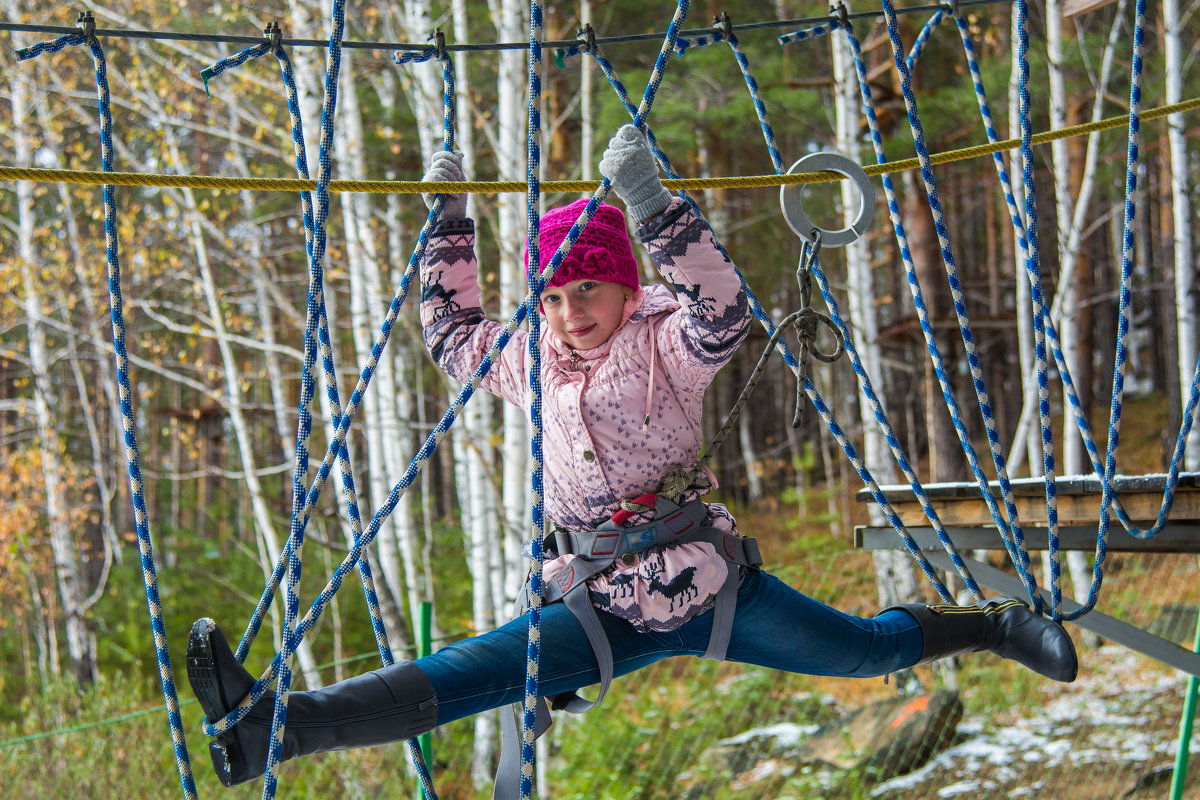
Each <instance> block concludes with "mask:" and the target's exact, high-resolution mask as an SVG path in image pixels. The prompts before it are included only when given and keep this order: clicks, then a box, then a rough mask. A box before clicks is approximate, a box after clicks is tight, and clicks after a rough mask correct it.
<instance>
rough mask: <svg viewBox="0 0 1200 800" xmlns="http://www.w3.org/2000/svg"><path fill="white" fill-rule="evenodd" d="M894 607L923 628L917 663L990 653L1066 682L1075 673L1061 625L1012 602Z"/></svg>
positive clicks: (1074, 661) (1071, 649) (1071, 647)
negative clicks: (911, 617) (919, 657)
mask: <svg viewBox="0 0 1200 800" xmlns="http://www.w3.org/2000/svg"><path fill="white" fill-rule="evenodd" d="M893 608H899V609H902V610H904V611H907V612H908V613H909V614H911V615H912V616H913V617H914V618H915V619H916V620H917V623H918V624H919V625H920V626H921V634H922V635H923V636H924V637H925V645H924V647H923V648H922V652H921V660H920V661H918V662H917V663H919V664H925V663H928V662H930V661H936V660H937V659H939V658H949V657H950V656H956V655H959V654H960V653H977V652H980V651H983V650H990V651H992V652H993V653H995V654H997V655H998V656H1000V657H1002V658H1009V659H1012V660H1013V661H1016V662H1017V663H1019V664H1022V665H1024V666H1026V667H1029V668H1030V669H1031V670H1033V671H1034V672H1037V673H1039V674H1041V675H1045V676H1046V677H1047V678H1050V679H1052V680H1056V681H1062V682H1064V683H1070V682H1071V681H1073V680H1075V676H1076V674H1077V673H1078V671H1079V660H1078V658H1077V657H1076V655H1075V644H1074V643H1073V642H1072V641H1071V637H1070V636H1069V635H1068V634H1067V632H1066V631H1065V630H1063V627H1062V625H1060V624H1059V623H1057V622H1053V621H1052V620H1049V619H1047V618H1045V617H1042V616H1039V615H1038V614H1035V613H1033V611H1031V610H1030V609H1029V607H1028V606H1027V605H1025V604H1024V603H1022V602H1021V601H1020V600H1017V599H1014V598H1012V597H998V598H995V599H993V600H987V601H985V602H983V603H980V604H979V605H978V606H949V605H938V606H926V605H903V606H893ZM889 610H890V609H889Z"/></svg>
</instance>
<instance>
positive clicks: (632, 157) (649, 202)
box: [600, 125, 671, 223]
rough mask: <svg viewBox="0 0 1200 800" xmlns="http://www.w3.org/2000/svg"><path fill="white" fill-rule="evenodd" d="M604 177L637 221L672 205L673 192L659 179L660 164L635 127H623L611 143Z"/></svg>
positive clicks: (602, 170)
mask: <svg viewBox="0 0 1200 800" xmlns="http://www.w3.org/2000/svg"><path fill="white" fill-rule="evenodd" d="M600 174H601V175H603V176H604V177H606V178H608V179H609V180H610V181H611V182H612V187H613V191H615V192H616V193H617V196H618V197H620V198H621V199H622V200H624V201H625V206H626V207H627V208H628V209H629V215H630V216H631V217H633V219H634V222H637V223H641V222H645V221H646V220H648V219H650V218H651V217H654V216H656V215H657V214H659V213H661V212H662V210H663V209H665V208H666V207H667V206H668V205H669V204H670V202H671V193H670V192H668V191H667V190H666V189H665V188H663V185H662V181H661V180H660V179H659V177H658V162H656V161H655V160H654V153H653V152H651V150H650V144H649V143H648V142H647V141H646V134H644V133H642V132H641V131H640V130H638V129H637V127H636V126H634V125H622V126H621V128H620V130H618V131H617V135H616V136H614V137H613V138H611V139H609V140H608V149H607V150H605V151H604V156H603V157H602V158H601V159H600Z"/></svg>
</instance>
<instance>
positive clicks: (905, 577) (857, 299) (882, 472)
mask: <svg viewBox="0 0 1200 800" xmlns="http://www.w3.org/2000/svg"><path fill="white" fill-rule="evenodd" d="M830 41H831V43H832V46H833V76H834V85H835V90H834V127H835V133H836V138H837V149H838V151H839V152H841V153H843V154H845V155H848V156H849V157H850V158H851V159H853V160H854V161H856V162H858V161H861V159H860V155H861V147H860V145H859V137H858V114H857V113H856V112H857V110H858V109H859V108H860V106H861V100H860V98H859V88H858V77H857V75H856V72H855V67H854V57H853V53H852V52H851V51H850V46H849V43H847V41H846V39H845V37H842V36H833V37H831V38H830ZM839 183H840V188H841V206H842V209H843V213H845V212H846V211H847V210H849V209H853V208H858V206H859V203H860V202H865V200H866V198H860V197H859V196H858V193H859V190H858V188H857V187H856V186H855V185H854V184H853V182H852V181H840V182H839ZM843 250H844V252H845V254H846V271H847V276H846V283H847V294H848V296H847V301H848V303H849V306H850V318H851V319H853V320H854V329H855V333H856V338H855V346H856V347H857V348H858V350H859V352H860V354H861V355H862V359H863V366H864V367H865V368H866V370H867V374H868V375H869V376H870V379H871V382H872V384H873V385H874V386H876V387H881V386H883V373H882V364H883V351H882V349H881V348H880V346H879V320H878V318H877V317H876V312H875V286H874V278H873V276H872V274H871V256H870V252H869V250H868V247H867V242H866V240H865V239H862V238H859V239H857V240H855V241H853V242H851V243H850V244H848V245H846V246H845V248H843ZM858 411H859V419H860V422H861V425H862V431H863V461H864V463H865V464H866V466H867V469H869V470H870V471H871V474H872V475H873V476H874V477H875V480H876V481H877V482H878V483H880V484H886V483H894V482H895V481H896V479H897V476H896V470H895V468H894V467H893V466H892V461H891V458H890V454H889V452H888V448H887V446H886V444H885V440H884V437H883V431H881V430H880V428H879V424H878V423H877V422H876V420H875V413H874V411H872V410H871V408H869V407H868V405H867V403H866V402H864V401H862V400H861V399H860V401H859V403H858ZM869 514H870V518H871V524H872V525H883V524H885V521H884V518H883V511H882V509H880V508H879V506H878V505H877V504H875V503H871V504H869ZM871 555H872V562H873V564H874V566H875V585H876V587H877V589H878V591H879V602H880V604H881V607H882V608H887V607H889V606H893V605H898V604H900V603H908V602H913V601H915V600H916V599H918V598H919V596H920V592H919V591H918V588H917V582H916V578H915V576H914V574H913V567H912V562H911V560H910V558H909V556H908V554H906V553H904V552H901V551H899V550H877V551H875V552H873V553H872V554H871Z"/></svg>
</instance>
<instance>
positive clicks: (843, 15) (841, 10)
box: [829, 0, 850, 28]
mask: <svg viewBox="0 0 1200 800" xmlns="http://www.w3.org/2000/svg"><path fill="white" fill-rule="evenodd" d="M829 16H831V17H835V18H836V19H837V22H838V24H839V25H841V26H842V27H843V28H848V27H850V9H849V8H847V7H846V4H845V2H843V0H833V2H831V3H830V4H829Z"/></svg>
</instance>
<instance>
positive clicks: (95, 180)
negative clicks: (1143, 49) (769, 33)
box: [0, 97, 1200, 194]
mask: <svg viewBox="0 0 1200 800" xmlns="http://www.w3.org/2000/svg"><path fill="white" fill-rule="evenodd" d="M1196 108H1200V97H1193V98H1192V99H1190V100H1184V101H1183V102H1181V103H1174V104H1172V105H1169V106H1159V107H1158V108H1153V109H1150V110H1149V111H1146V112H1145V113H1143V114H1142V119H1143V120H1152V119H1161V118H1162V117H1166V116H1170V115H1171V114H1179V113H1182V112H1185V111H1193V110H1195V109H1196ZM1128 124H1129V115H1127V114H1126V115H1120V116H1115V117H1108V118H1106V119H1102V120H1097V121H1096V122H1087V123H1084V124H1082V125H1072V126H1070V127H1068V128H1060V129H1058V130H1052V131H1043V132H1042V133H1038V134H1036V135H1034V137H1033V142H1034V144H1046V143H1047V142H1052V141H1056V140H1058V139H1066V138H1070V137H1072V136H1082V135H1085V134H1088V133H1094V132H1096V131H1104V130H1112V129H1114V128H1121V127H1124V126H1125V125H1128ZM1020 146H1021V140H1020V138H1015V139H1005V140H1004V141H1000V142H996V143H994V144H993V143H989V144H981V145H976V146H974V147H964V148H961V149H958V150H947V151H946V152H943V153H935V154H933V155H932V156H931V160H932V162H933V163H934V164H949V163H951V162H954V161H966V160H967V159H971V158H979V157H981V156H986V155H992V154H994V153H998V152H1001V151H1004V150H1013V149H1015V148H1017V147H1020ZM920 166H921V165H920V162H919V161H918V159H916V158H906V159H903V160H901V161H891V162H888V163H886V164H872V165H870V166H866V167H863V171H864V172H866V173H867V174H868V175H872V176H873V175H892V174H895V173H898V172H905V171H908V170H913V169H918V168H919V167H920ZM842 178H843V176H841V175H839V174H837V173H833V172H806V173H802V174H797V175H741V176H736V177H725V178H667V179H665V180H663V186H665V187H667V188H668V189H675V190H677V189H688V190H698V189H747V188H755V187H770V186H784V185H792V184H800V183H825V182H828V181H836V180H842ZM0 180H16V181H37V182H42V183H84V184H94V185H105V184H107V185H110V186H158V187H188V188H192V189H239V190H240V189H249V190H254V191H266V192H270V191H281V192H287V191H293V192H298V191H312V190H313V189H315V188H316V185H317V183H316V181H313V180H301V179H299V178H222V177H213V176H201V175H164V174H160V173H142V172H86V171H81V170H70V169H39V168H33V167H4V166H0ZM540 185H541V189H542V192H543V193H546V194H550V193H555V192H581V193H582V192H594V191H595V190H596V188H597V187H598V186H600V181H568V180H559V181H541V183H540ZM527 189H528V186H527V184H526V182H525V181H350V180H335V181H331V182H330V184H329V190H330V191H331V192H366V193H370V194H417V193H421V192H426V193H431V194H432V193H438V192H462V193H467V194H503V193H507V192H525V191H527Z"/></svg>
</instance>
